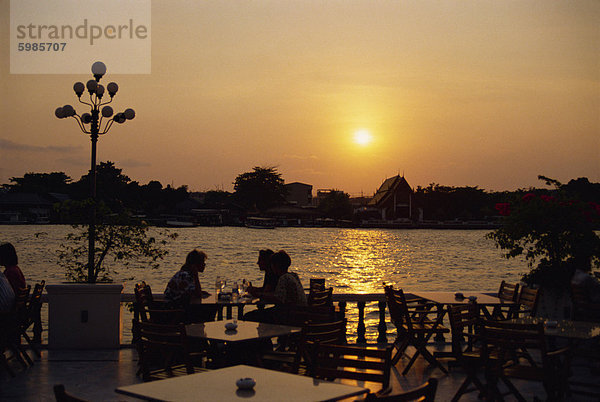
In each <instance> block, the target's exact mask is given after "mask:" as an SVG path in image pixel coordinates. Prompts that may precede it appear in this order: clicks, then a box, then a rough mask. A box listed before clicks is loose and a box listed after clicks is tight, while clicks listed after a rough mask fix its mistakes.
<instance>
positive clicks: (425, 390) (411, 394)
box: [365, 378, 438, 402]
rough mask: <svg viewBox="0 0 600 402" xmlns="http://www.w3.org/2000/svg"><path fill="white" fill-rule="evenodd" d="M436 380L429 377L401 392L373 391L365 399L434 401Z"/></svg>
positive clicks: (379, 401)
mask: <svg viewBox="0 0 600 402" xmlns="http://www.w3.org/2000/svg"><path fill="white" fill-rule="evenodd" d="M437 385H438V380H437V379H436V378H430V379H429V380H428V381H427V382H426V383H424V384H423V385H421V386H419V387H417V388H414V389H411V390H410V391H407V392H403V393H401V394H393V395H390V394H386V395H377V394H373V393H369V394H367V397H366V398H365V401H367V402H370V401H371V402H375V401H376V402H405V401H406V402H408V401H419V402H433V401H435V392H436V391H437Z"/></svg>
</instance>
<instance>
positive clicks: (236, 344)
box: [185, 320, 302, 367]
mask: <svg viewBox="0 0 600 402" xmlns="http://www.w3.org/2000/svg"><path fill="white" fill-rule="evenodd" d="M231 322H234V320H226V321H211V322H204V323H198V324H188V325H186V326H185V330H186V333H187V336H188V337H191V338H200V339H203V340H206V341H208V351H209V354H210V357H211V358H212V359H213V361H214V364H215V365H217V366H219V367H221V366H224V365H229V364H231V362H236V363H248V362H251V363H259V362H260V355H261V351H264V350H261V349H264V348H261V347H262V346H265V347H266V348H271V347H272V344H271V343H270V339H271V338H273V337H286V336H292V335H294V334H299V333H300V332H301V331H302V328H299V327H291V326H288V325H276V324H266V323H261V322H253V321H237V325H238V327H237V328H236V329H235V330H227V329H226V328H225V325H226V324H227V323H231ZM261 340H265V341H264V342H263V343H261ZM223 343H225V346H223ZM269 350H270V349H269Z"/></svg>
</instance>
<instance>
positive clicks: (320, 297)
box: [308, 288, 333, 307]
mask: <svg viewBox="0 0 600 402" xmlns="http://www.w3.org/2000/svg"><path fill="white" fill-rule="evenodd" d="M332 298H333V288H329V289H325V290H316V289H312V288H311V289H310V293H309V294H308V305H309V306H312V307H320V306H331V305H332V303H333V302H332Z"/></svg>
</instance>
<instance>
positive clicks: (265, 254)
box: [248, 248, 279, 297]
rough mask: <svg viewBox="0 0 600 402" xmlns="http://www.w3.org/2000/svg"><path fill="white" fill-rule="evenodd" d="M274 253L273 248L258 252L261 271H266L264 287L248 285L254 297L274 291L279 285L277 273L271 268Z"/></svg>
mask: <svg viewBox="0 0 600 402" xmlns="http://www.w3.org/2000/svg"><path fill="white" fill-rule="evenodd" d="M273 254H274V252H273V250H270V249H268V248H267V249H264V250H260V251H259V252H258V261H257V262H256V263H257V264H258V268H259V269H260V270H261V271H265V279H264V282H263V285H262V287H260V288H259V287H255V286H252V285H250V286H248V292H249V293H250V294H251V295H252V296H254V297H260V296H261V295H262V294H263V292H264V293H272V292H273V291H274V290H275V286H277V280H278V279H279V278H278V277H277V275H276V274H275V273H274V272H273V271H272V270H271V263H270V259H271V256H272V255H273Z"/></svg>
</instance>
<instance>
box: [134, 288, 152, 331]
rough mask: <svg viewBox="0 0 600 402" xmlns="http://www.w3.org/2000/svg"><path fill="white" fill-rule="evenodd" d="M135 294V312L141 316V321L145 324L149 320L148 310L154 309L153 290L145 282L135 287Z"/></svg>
mask: <svg viewBox="0 0 600 402" xmlns="http://www.w3.org/2000/svg"><path fill="white" fill-rule="evenodd" d="M133 292H134V294H135V306H134V308H135V310H136V312H137V313H138V314H139V316H140V319H141V320H142V321H144V322H146V321H148V320H149V314H148V309H150V308H151V307H152V304H153V302H154V297H153V296H152V289H151V288H150V285H147V284H146V282H145V281H142V282H139V283H136V284H135V286H134V287H133Z"/></svg>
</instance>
